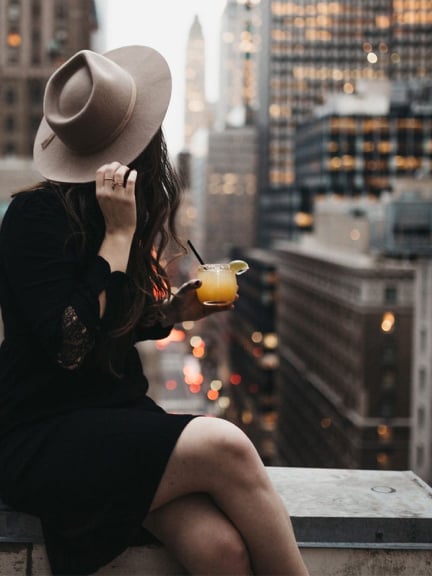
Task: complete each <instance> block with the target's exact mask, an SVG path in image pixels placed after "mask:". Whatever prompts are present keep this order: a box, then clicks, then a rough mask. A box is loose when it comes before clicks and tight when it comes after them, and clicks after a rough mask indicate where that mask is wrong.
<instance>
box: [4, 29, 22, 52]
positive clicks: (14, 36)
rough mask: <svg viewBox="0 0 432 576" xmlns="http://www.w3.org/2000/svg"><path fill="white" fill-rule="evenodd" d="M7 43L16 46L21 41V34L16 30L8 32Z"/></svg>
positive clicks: (19, 44)
mask: <svg viewBox="0 0 432 576" xmlns="http://www.w3.org/2000/svg"><path fill="white" fill-rule="evenodd" d="M7 43H8V46H10V47H11V48H18V46H21V43H22V38H21V35H20V34H18V32H11V33H10V34H8V37H7Z"/></svg>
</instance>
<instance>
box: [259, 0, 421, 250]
mask: <svg viewBox="0 0 432 576" xmlns="http://www.w3.org/2000/svg"><path fill="white" fill-rule="evenodd" d="M260 9H261V13H262V19H263V28H264V29H265V30H266V31H267V33H266V35H263V43H262V50H261V52H260V57H261V61H260V74H261V82H260V89H261V91H260V96H259V99H260V112H259V126H260V135H261V139H260V151H259V158H260V163H261V164H260V176H259V199H260V211H259V212H260V215H261V219H260V222H259V243H260V244H261V245H263V246H271V245H272V243H273V242H274V241H275V240H277V239H280V238H292V237H295V236H296V233H297V230H298V222H297V220H296V216H297V214H298V212H299V211H300V210H301V197H300V194H299V190H298V188H297V186H296V172H295V163H294V152H295V150H294V146H295V132H296V126H297V125H298V123H299V122H303V121H304V120H305V119H306V118H307V117H308V116H309V115H310V114H311V112H312V110H313V109H314V107H315V106H316V105H319V104H321V103H322V101H323V99H324V97H325V96H326V95H327V94H328V93H342V94H343V93H345V94H351V93H355V91H356V89H357V83H358V81H359V80H361V79H368V80H373V79H389V80H392V81H393V80H405V81H408V80H410V79H413V78H426V77H431V75H432V41H431V34H432V33H431V26H432V4H431V3H430V1H429V0H415V1H414V0H339V1H335V2H322V1H321V0H296V1H293V0H263V1H262V2H261V4H260ZM300 224H301V223H300Z"/></svg>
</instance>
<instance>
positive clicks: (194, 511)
mask: <svg viewBox="0 0 432 576" xmlns="http://www.w3.org/2000/svg"><path fill="white" fill-rule="evenodd" d="M144 526H145V528H147V529H148V530H150V532H151V533H152V534H154V535H155V536H156V537H157V538H158V539H159V540H160V541H161V542H162V543H163V544H164V546H166V548H167V549H168V550H169V551H170V552H171V553H172V554H173V555H174V556H175V557H176V559H177V560H178V561H179V562H180V563H181V564H182V565H183V566H184V567H185V568H186V569H187V570H188V572H189V573H191V574H236V576H241V575H242V574H251V571H250V563H249V555H248V553H247V550H246V546H245V544H244V542H243V539H242V537H241V536H240V534H239V532H238V531H237V529H236V528H235V527H234V526H233V524H232V523H231V522H230V521H229V520H228V518H227V517H226V516H225V514H224V513H223V512H222V511H221V510H220V509H219V508H218V507H217V506H216V505H215V504H214V502H213V501H212V500H211V498H210V497H208V496H207V495H205V494H188V495H186V496H182V497H180V498H177V499H175V500H172V501H171V502H169V503H168V504H165V505H164V506H161V507H160V508H158V509H157V510H154V511H153V512H150V513H149V515H148V516H147V518H146V520H145V522H144Z"/></svg>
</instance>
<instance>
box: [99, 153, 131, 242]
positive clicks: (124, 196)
mask: <svg viewBox="0 0 432 576" xmlns="http://www.w3.org/2000/svg"><path fill="white" fill-rule="evenodd" d="M128 172H129V168H128V167H127V166H125V165H124V164H120V162H112V163H111V164H105V165H104V166H101V167H100V168H99V169H98V170H97V172H96V198H97V201H98V203H99V206H100V209H101V211H102V214H103V217H104V219H105V231H106V234H107V235H122V236H126V237H130V238H132V237H133V235H134V233H135V229H136V222H137V214H136V202H135V182H136V177H137V172H136V170H131V171H130V172H129V174H128V176H127V179H126V181H125V178H126V175H127V173H128Z"/></svg>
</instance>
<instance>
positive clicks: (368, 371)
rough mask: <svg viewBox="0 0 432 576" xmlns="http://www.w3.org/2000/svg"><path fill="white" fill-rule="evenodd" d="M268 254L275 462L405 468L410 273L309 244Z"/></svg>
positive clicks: (404, 267)
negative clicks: (273, 275)
mask: <svg viewBox="0 0 432 576" xmlns="http://www.w3.org/2000/svg"><path fill="white" fill-rule="evenodd" d="M278 254H279V257H280V265H279V268H278V274H279V283H280V284H279V285H280V290H279V293H278V316H277V325H278V336H279V356H280V371H279V375H278V405H279V413H278V425H277V426H278V428H277V439H276V442H277V445H278V450H279V457H280V462H282V463H284V464H287V465H291V466H313V467H323V468H325V467H335V468H365V469H376V468H380V469H387V468H388V469H406V468H407V467H408V462H409V434H410V414H411V413H410V384H411V352H412V329H413V326H412V324H413V283H414V270H413V267H412V266H411V265H410V264H409V263H403V262H402V263H401V262H389V261H386V260H384V259H380V258H378V259H375V258H372V257H370V256H367V255H365V254H355V253H350V252H347V251H339V250H335V249H334V248H333V249H331V248H327V249H325V250H323V249H322V244H321V245H320V244H319V243H318V244H317V245H311V246H303V247H301V246H299V245H296V244H291V245H287V246H286V247H284V248H283V249H282V248H281V250H280V251H279V252H278Z"/></svg>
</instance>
